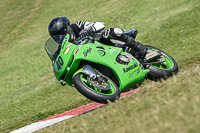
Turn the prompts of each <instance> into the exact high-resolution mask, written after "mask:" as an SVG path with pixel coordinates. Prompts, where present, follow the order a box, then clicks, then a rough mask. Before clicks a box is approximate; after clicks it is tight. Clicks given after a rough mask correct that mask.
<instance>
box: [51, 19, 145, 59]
mask: <svg viewBox="0 0 200 133" xmlns="http://www.w3.org/2000/svg"><path fill="white" fill-rule="evenodd" d="M104 28H105V25H104V23H103V22H93V23H91V22H87V21H78V22H76V23H72V24H70V21H69V20H68V19H67V18H66V17H55V18H53V19H52V20H51V22H50V23H49V26H48V31H49V34H50V36H55V35H65V34H70V41H71V42H73V43H75V42H76V41H77V40H78V39H81V38H83V37H86V36H87V35H92V34H93V33H100V32H102V31H103V29H104ZM135 31H136V32H137V30H135ZM98 40H99V42H101V43H104V44H106V45H112V46H114V45H115V44H121V45H127V46H129V47H131V48H132V49H133V50H134V51H138V52H139V54H140V56H141V57H144V56H145V55H146V53H147V47H146V46H144V45H142V44H141V43H139V42H136V41H135V39H134V38H133V37H131V36H128V35H126V34H124V32H123V31H122V30H121V29H119V28H108V29H105V30H104V31H103V32H102V33H101V34H99V37H98Z"/></svg>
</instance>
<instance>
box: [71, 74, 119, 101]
mask: <svg viewBox="0 0 200 133" xmlns="http://www.w3.org/2000/svg"><path fill="white" fill-rule="evenodd" d="M101 76H102V80H101V82H99V81H98V80H92V79H91V78H89V77H88V76H87V75H85V74H83V73H78V74H76V75H75V76H74V77H73V83H74V85H75V87H76V89H77V90H78V91H79V92H80V93H81V94H82V95H84V96H85V97H87V98H89V99H91V100H93V101H96V102H100V103H107V102H108V101H111V102H113V101H115V100H116V99H117V98H119V97H120V91H119V88H118V86H117V85H116V84H115V83H114V82H113V81H112V80H111V79H109V78H108V77H106V76H103V75H101Z"/></svg>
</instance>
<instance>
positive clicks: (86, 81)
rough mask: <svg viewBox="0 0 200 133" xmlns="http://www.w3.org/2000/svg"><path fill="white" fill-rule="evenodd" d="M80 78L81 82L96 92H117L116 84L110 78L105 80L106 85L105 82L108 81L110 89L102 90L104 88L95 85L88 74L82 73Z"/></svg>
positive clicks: (104, 93)
mask: <svg viewBox="0 0 200 133" xmlns="http://www.w3.org/2000/svg"><path fill="white" fill-rule="evenodd" d="M80 79H81V82H82V83H83V84H84V85H85V86H86V87H87V88H88V89H90V90H92V91H94V92H96V93H99V94H102V95H113V94H115V93H116V87H115V85H114V84H113V83H112V82H111V81H110V80H109V79H108V81H107V82H104V86H105V83H107V85H108V84H109V86H110V89H108V90H102V89H99V88H98V87H95V86H93V85H92V84H91V83H90V82H89V81H88V79H87V76H86V75H83V74H81V75H80Z"/></svg>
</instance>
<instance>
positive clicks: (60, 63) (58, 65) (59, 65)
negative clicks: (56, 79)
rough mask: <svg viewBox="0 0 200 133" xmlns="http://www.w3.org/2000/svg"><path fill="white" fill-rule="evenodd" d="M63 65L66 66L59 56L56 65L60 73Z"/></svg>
mask: <svg viewBox="0 0 200 133" xmlns="http://www.w3.org/2000/svg"><path fill="white" fill-rule="evenodd" d="M63 64H64V62H63V59H62V57H61V56H59V57H58V60H56V65H57V69H58V71H59V70H60V69H62V66H63Z"/></svg>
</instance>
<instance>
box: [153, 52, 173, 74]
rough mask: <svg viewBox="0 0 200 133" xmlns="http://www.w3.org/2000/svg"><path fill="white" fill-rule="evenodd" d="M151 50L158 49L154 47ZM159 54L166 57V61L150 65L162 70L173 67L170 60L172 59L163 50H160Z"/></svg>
mask: <svg viewBox="0 0 200 133" xmlns="http://www.w3.org/2000/svg"><path fill="white" fill-rule="evenodd" d="M153 50H154V51H159V50H156V49H153ZM161 54H162V55H163V56H164V57H165V58H166V61H165V62H162V63H158V64H152V65H151V66H154V67H156V68H158V69H162V70H170V69H173V68H174V62H173V61H172V59H171V58H170V57H169V56H167V55H166V54H165V53H163V52H161ZM164 57H163V58H164Z"/></svg>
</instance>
